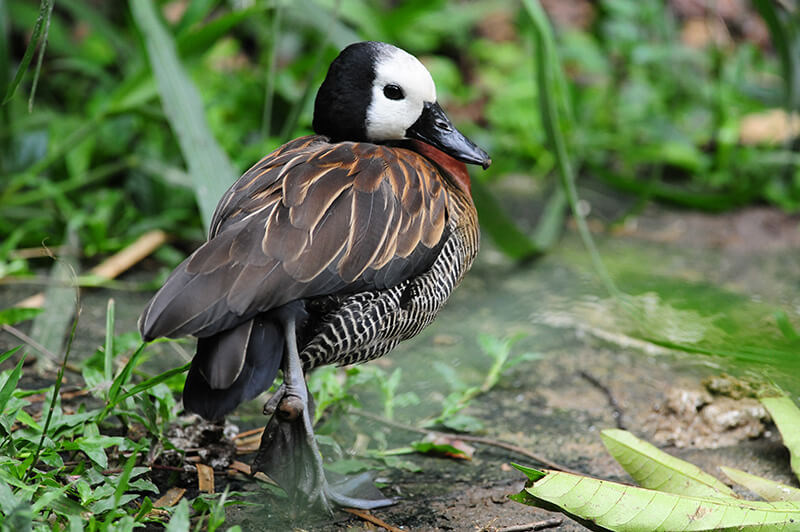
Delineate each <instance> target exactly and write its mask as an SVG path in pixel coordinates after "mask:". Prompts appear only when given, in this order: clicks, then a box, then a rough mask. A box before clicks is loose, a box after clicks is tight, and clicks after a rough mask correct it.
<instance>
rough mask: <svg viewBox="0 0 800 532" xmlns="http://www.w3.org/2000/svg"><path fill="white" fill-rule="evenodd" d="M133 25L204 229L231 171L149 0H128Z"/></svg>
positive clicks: (232, 170) (198, 99)
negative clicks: (191, 182)
mask: <svg viewBox="0 0 800 532" xmlns="http://www.w3.org/2000/svg"><path fill="white" fill-rule="evenodd" d="M130 9H131V13H132V15H133V19H134V21H135V22H136V26H137V27H138V28H139V31H140V32H141V33H142V37H143V39H144V41H145V43H146V47H147V54H148V57H149V59H150V66H151V67H152V69H153V73H154V75H155V78H156V81H157V82H158V89H159V93H160V95H161V102H162V106H163V108H164V112H165V113H166V115H167V120H168V121H169V124H170V126H171V127H172V131H173V132H174V133H175V136H176V137H177V139H178V143H179V144H180V147H181V152H182V153H183V158H184V160H185V161H186V164H187V166H188V167H189V173H190V174H191V175H192V178H193V179H194V191H195V196H196V198H197V203H198V205H199V207H200V212H201V214H202V216H203V221H204V223H205V227H206V229H208V226H209V225H210V223H211V217H212V216H213V214H214V209H215V208H216V205H217V202H218V201H219V199H220V198H221V197H222V195H223V194H224V193H225V190H227V188H228V186H229V185H230V184H231V183H233V179H234V177H235V176H236V171H235V170H234V168H233V165H232V164H231V162H230V160H229V159H228V156H227V155H226V154H225V153H224V152H223V151H222V148H220V146H219V144H218V143H217V142H216V140H214V137H213V136H212V135H211V131H210V130H209V127H208V122H207V121H206V118H205V112H204V110H203V102H202V100H201V99H200V95H199V93H198V92H197V88H196V87H195V85H194V83H192V81H191V80H190V79H189V76H188V75H187V73H186V71H185V70H184V68H183V65H182V64H181V62H180V59H179V58H178V54H177V51H176V48H175V42H174V40H173V39H172V36H171V35H170V34H169V33H168V32H167V30H166V28H165V27H164V25H163V24H162V23H161V20H160V19H159V17H158V14H157V12H156V9H155V6H154V5H153V2H152V0H135V1H132V2H130Z"/></svg>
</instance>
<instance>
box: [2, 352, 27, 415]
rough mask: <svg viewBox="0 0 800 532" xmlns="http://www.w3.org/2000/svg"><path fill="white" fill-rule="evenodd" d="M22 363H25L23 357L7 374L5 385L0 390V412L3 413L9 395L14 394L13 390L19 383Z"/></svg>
mask: <svg viewBox="0 0 800 532" xmlns="http://www.w3.org/2000/svg"><path fill="white" fill-rule="evenodd" d="M23 362H25V355H23V356H22V358H20V359H19V362H17V365H16V367H15V368H14V369H13V370H12V371H11V373H9V375H8V378H7V379H6V382H5V384H3V388H2V389H0V412H4V411H5V408H6V404H7V403H8V400H9V398H10V397H11V394H12V393H14V390H15V389H16V388H17V382H19V378H20V376H21V375H22V363H23Z"/></svg>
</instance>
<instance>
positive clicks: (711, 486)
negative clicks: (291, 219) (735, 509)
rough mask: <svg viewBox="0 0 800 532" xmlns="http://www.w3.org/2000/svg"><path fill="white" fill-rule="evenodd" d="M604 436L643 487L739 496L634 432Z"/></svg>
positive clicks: (604, 433) (607, 432)
mask: <svg viewBox="0 0 800 532" xmlns="http://www.w3.org/2000/svg"><path fill="white" fill-rule="evenodd" d="M600 437H601V438H602V439H603V443H604V444H605V446H606V449H608V452H609V453H611V456H613V457H614V459H615V460H616V461H617V462H619V463H620V465H621V466H622V467H623V469H625V471H627V472H628V474H629V475H630V476H631V477H633V480H635V481H636V483H637V484H639V485H640V486H642V487H643V488H648V489H654V490H658V491H665V492H668V493H676V494H678V495H690V496H693V497H736V494H735V493H734V492H733V490H732V489H730V488H729V487H728V486H727V485H725V483H723V482H722V481H721V480H719V479H717V478H715V477H713V476H711V475H709V474H708V473H706V472H705V471H703V470H702V469H700V468H699V467H697V466H696V465H694V464H690V463H689V462H685V461H683V460H681V459H679V458H675V457H674V456H671V455H669V454H667V453H665V452H664V451H662V450H660V449H658V448H657V447H655V446H654V445H652V444H650V443H647V442H646V441H642V440H640V439H639V438H637V437H636V436H634V435H633V434H631V433H630V432H627V431H624V430H619V429H607V430H604V431H602V432H601V433H600Z"/></svg>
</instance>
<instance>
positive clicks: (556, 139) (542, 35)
mask: <svg viewBox="0 0 800 532" xmlns="http://www.w3.org/2000/svg"><path fill="white" fill-rule="evenodd" d="M522 3H523V5H524V6H525V9H526V10H527V11H528V14H529V15H530V18H531V21H532V22H533V27H534V37H535V40H536V83H537V85H538V89H539V90H538V94H539V108H540V113H541V120H542V126H543V127H544V130H545V133H546V135H547V139H548V143H549V144H550V147H551V150H552V151H553V155H554V156H555V159H556V167H557V168H558V174H559V177H560V178H561V186H562V187H563V188H564V192H565V193H566V196H567V202H568V203H569V205H570V208H571V209H572V215H573V217H574V218H575V223H576V225H577V227H578V233H579V234H580V237H581V240H583V244H584V246H585V247H586V249H587V251H588V252H589V256H590V258H591V260H592V264H593V266H594V269H595V271H596V272H597V274H598V275H599V276H600V279H601V280H602V282H603V284H604V285H605V286H606V289H607V290H608V292H609V293H610V294H612V295H613V296H615V297H617V296H619V295H621V294H620V291H619V289H618V288H617V286H616V284H615V283H614V281H613V280H612V279H611V276H610V275H609V273H608V270H607V269H606V267H605V264H603V260H602V259H601V258H600V252H599V251H598V250H597V247H596V246H595V243H594V239H592V235H591V233H590V232H589V228H588V226H587V225H586V220H585V218H584V217H583V215H582V214H581V212H580V211H579V209H578V192H577V190H576V188H575V173H574V171H573V168H572V162H571V160H570V158H569V155H568V153H567V144H566V141H565V139H564V135H563V133H562V132H561V123H560V120H559V110H558V106H557V104H556V96H555V95H556V93H557V92H558V88H559V85H560V84H562V83H563V74H562V72H561V70H560V68H559V66H558V64H557V56H556V51H555V44H554V39H553V34H552V30H551V28H550V23H549V22H548V20H547V15H546V14H545V12H544V9H542V6H541V4H540V3H539V2H538V1H537V0H523V2H522ZM567 113H568V114H571V113H570V111H569V109H568V108H567Z"/></svg>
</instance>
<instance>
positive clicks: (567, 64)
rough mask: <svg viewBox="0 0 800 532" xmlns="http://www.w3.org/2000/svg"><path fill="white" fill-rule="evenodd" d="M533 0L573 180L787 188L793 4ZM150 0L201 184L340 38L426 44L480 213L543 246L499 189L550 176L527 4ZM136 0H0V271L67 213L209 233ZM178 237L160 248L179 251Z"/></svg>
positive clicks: (304, 111) (171, 257)
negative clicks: (481, 154)
mask: <svg viewBox="0 0 800 532" xmlns="http://www.w3.org/2000/svg"><path fill="white" fill-rule="evenodd" d="M133 4H136V3H133ZM142 5H150V2H149V1H148V2H143V4H142ZM543 6H544V8H545V10H546V11H547V13H548V15H549V16H550V18H551V20H552V21H553V24H554V26H555V30H556V40H555V42H556V48H557V53H558V56H559V57H560V58H561V67H562V68H563V71H564V72H565V79H564V80H563V83H557V84H556V85H555V90H556V91H557V92H558V93H559V94H557V101H559V102H561V106H562V107H563V109H562V113H561V118H560V120H561V124H560V126H561V127H560V129H561V130H562V131H563V132H564V135H565V138H566V141H567V147H568V151H569V154H570V158H571V160H572V163H573V166H574V168H575V169H576V173H577V175H578V177H579V179H580V180H581V181H582V182H584V183H589V184H590V183H593V182H603V183H605V185H604V186H611V187H614V188H616V189H618V190H619V191H620V192H621V193H622V194H624V195H627V196H629V197H631V198H636V199H638V200H639V202H638V203H636V202H634V203H633V205H634V208H637V206H641V205H643V204H644V203H646V202H647V201H650V200H656V201H663V202H669V203H673V204H677V205H682V206H686V207H690V208H694V209H703V210H709V211H721V210H726V209H732V208H735V207H738V206H742V205H747V204H752V203H768V204H772V205H775V206H777V207H779V208H781V209H785V210H788V211H795V210H797V209H798V207H800V165H798V164H797V163H798V160H799V159H800V155H798V140H797V138H798V127H800V126H798V119H797V118H796V117H795V118H794V119H792V116H793V115H792V114H791V111H792V110H793V109H797V107H798V101H799V100H800V96H799V95H800V66H798V63H800V36H798V30H797V28H798V23H797V22H798V19H800V13H799V12H798V7H797V4H796V3H793V2H776V1H755V2H752V3H751V2H746V1H743V0H741V1H735V0H731V1H724V2H723V1H720V2H703V1H700V0H669V1H666V0H663V1H659V0H640V1H632V0H602V1H598V2H588V1H581V0H574V1H557V0H553V1H545V2H543ZM155 9H156V11H154V13H155V12H157V13H158V17H159V18H160V19H161V23H162V24H163V27H165V28H166V29H167V34H165V35H166V36H167V37H168V39H167V40H168V41H172V40H173V39H174V43H175V46H176V49H177V52H178V54H179V58H180V63H181V65H182V66H183V68H185V69H186V71H187V72H188V74H189V76H190V78H191V81H193V82H194V84H195V85H196V87H197V90H198V92H199V94H200V95H201V97H202V104H203V107H204V109H205V118H206V120H207V122H208V126H209V127H210V131H211V133H212V135H213V137H214V139H216V141H217V142H218V143H219V144H220V146H221V148H222V150H223V151H224V152H225V153H226V154H227V156H228V157H229V158H230V160H231V163H232V166H233V167H234V169H232V170H231V175H212V176H210V179H211V180H212V181H211V182H209V183H206V185H207V186H209V187H211V189H212V190H216V189H219V190H223V189H224V188H225V187H227V185H228V184H230V183H231V182H232V181H233V180H234V178H235V177H237V176H238V175H240V173H241V172H242V171H244V170H245V169H247V168H248V167H249V166H250V165H252V164H253V163H254V162H255V161H257V160H258V159H259V158H260V157H262V156H263V155H265V154H266V153H268V152H269V151H271V150H272V149H274V148H275V147H277V146H279V145H280V144H282V143H283V142H285V141H287V140H289V139H291V138H294V137H296V136H299V135H302V134H306V133H309V132H310V123H311V113H312V108H313V96H314V94H315V91H316V88H317V87H318V85H319V82H320V81H321V79H322V77H323V76H324V74H325V70H326V68H327V65H328V64H329V62H330V60H331V59H332V58H333V57H335V55H336V54H337V52H338V50H339V49H341V48H342V47H344V46H345V45H347V44H349V43H350V42H353V41H357V40H364V39H372V40H382V41H388V42H392V43H394V44H397V45H399V46H401V47H403V48H405V49H407V50H408V51H409V52H411V53H412V54H415V55H417V56H419V57H420V58H421V59H422V60H423V62H424V63H425V64H426V66H428V68H429V69H430V71H431V73H432V74H433V77H434V79H435V80H436V83H437V88H438V93H439V99H440V101H441V102H442V104H443V107H444V108H445V109H447V110H448V112H449V114H450V115H451V116H452V118H453V119H454V121H455V122H456V123H457V125H458V126H459V127H460V128H461V129H462V130H463V131H464V132H465V133H466V134H467V135H468V136H471V137H472V138H473V139H474V140H475V141H476V142H477V143H478V144H479V145H481V146H483V147H485V148H486V149H487V151H489V152H490V153H491V154H492V157H493V160H494V165H493V166H492V167H491V168H490V169H489V170H488V171H487V172H476V174H475V176H474V178H475V179H477V180H479V181H480V182H482V183H485V184H488V186H487V187H483V186H480V185H479V186H478V190H477V192H476V201H477V203H478V206H479V209H480V210H481V222H482V225H483V226H484V229H485V230H486V231H488V232H489V233H490V235H492V234H494V235H497V236H499V242H500V244H501V248H502V249H503V250H505V251H506V252H507V253H508V254H510V255H511V256H513V257H520V256H523V255H526V254H530V252H532V251H533V250H535V249H536V248H535V244H536V242H533V243H530V242H529V243H525V242H524V240H525V238H526V237H525V236H524V232H528V233H531V231H530V228H529V227H524V224H523V227H522V229H523V231H521V232H519V233H516V232H515V231H514V230H513V227H512V225H509V224H512V223H513V222H512V220H509V219H506V215H505V214H504V212H503V209H502V208H501V207H500V205H499V204H498V202H497V201H496V200H494V199H493V198H492V195H491V185H492V183H494V182H495V181H497V180H500V179H502V178H503V177H504V176H508V175H509V174H516V175H524V176H527V177H529V178H530V179H532V180H537V181H539V182H541V184H542V190H543V193H544V194H550V191H552V190H553V189H554V188H555V187H554V183H555V180H554V179H553V178H552V177H551V174H553V173H554V165H555V164H556V161H555V159H554V156H553V155H552V153H551V151H549V148H548V142H547V138H546V136H545V133H544V130H543V127H542V125H541V122H540V118H539V109H538V106H537V104H536V101H537V98H538V94H537V91H538V89H537V84H536V80H535V75H534V73H535V68H536V65H535V50H534V34H533V32H534V27H533V23H532V21H531V18H530V17H529V16H527V15H526V13H525V10H524V8H523V6H522V5H520V4H517V3H516V2H508V1H505V0H481V1H460V2H445V1H444V0H433V1H430V0H426V1H421V0H414V1H408V2H394V1H389V0H385V1H383V0H298V1H291V2H289V1H281V0H274V1H267V0H227V1H225V0H191V1H190V0H171V1H168V2H157V3H156V4H155ZM135 11H137V9H135V8H134V9H133V10H132V11H131V10H130V7H129V6H128V5H127V4H126V3H123V2H101V1H94V0H59V1H58V2H55V5H53V1H52V0H43V1H42V2H41V5H37V3H36V2H32V1H31V0H0V91H2V94H0V96H5V103H4V104H3V105H2V106H0V175H2V176H3V177H2V179H1V180H0V206H1V207H0V208H2V216H0V277H4V276H9V275H28V274H30V273H31V272H32V271H34V270H35V269H36V268H37V267H38V266H39V265H40V264H42V265H44V263H37V262H34V261H33V260H32V259H29V258H28V255H27V254H26V253H24V252H22V253H21V252H20V251H19V250H21V249H25V248H31V247H37V246H40V245H41V244H42V243H45V244H46V245H47V246H51V247H54V246H59V245H61V244H62V243H63V242H64V241H65V238H66V235H67V233H68V232H70V233H71V234H73V235H75V236H76V237H77V242H79V247H80V250H81V255H82V257H83V258H85V259H90V262H92V263H93V262H96V261H97V260H99V258H100V257H101V256H104V255H107V254H109V253H112V252H114V251H117V250H119V249H121V248H122V247H124V246H126V245H127V244H129V243H130V242H131V241H133V240H134V239H135V238H137V237H138V236H139V235H141V234H142V233H144V232H145V231H147V230H150V229H153V228H161V229H164V230H165V231H167V232H168V233H170V234H172V235H175V236H176V237H177V239H176V240H175V242H177V244H175V245H177V246H178V247H183V246H185V248H186V249H189V248H190V247H191V245H189V244H186V243H187V242H196V241H199V240H201V239H202V238H203V225H202V222H201V216H200V214H199V211H198V207H197V202H196V200H195V193H194V191H193V187H198V186H201V185H202V183H203V182H202V181H197V177H198V176H197V175H192V174H197V173H198V172H197V171H196V170H195V168H193V167H192V165H191V164H189V163H187V157H189V158H190V157H191V156H190V154H189V155H187V153H185V152H182V151H181V149H180V144H179V142H178V140H177V139H176V134H175V133H174V129H175V126H174V125H172V127H171V122H170V113H173V114H175V113H179V112H180V111H179V110H175V109H171V108H170V102H169V101H167V100H166V99H165V100H164V102H163V103H162V99H161V98H160V97H159V86H158V83H157V80H156V79H155V78H154V75H153V70H157V68H154V67H151V65H152V64H153V57H155V56H153V55H152V54H154V53H155V54H158V51H157V50H155V51H154V50H153V49H151V50H150V51H149V52H148V47H150V46H153V39H156V38H157V37H154V36H153V34H152V33H148V31H149V30H148V27H146V26H147V24H148V22H147V20H146V19H145V18H143V16H137V15H136V13H135ZM145 11H146V10H145ZM153 20H155V22H156V23H158V20H157V19H155V18H154V19H153ZM153 20H151V22H153ZM143 25H144V26H143ZM45 36H46V39H45ZM143 36H144V37H143ZM169 36H171V37H172V39H169ZM45 40H46V48H45V47H44V43H45ZM167 44H171V42H167ZM156 46H157V44H156ZM148 53H150V54H151V55H148ZM173 105H174V103H173ZM201 118H202V117H201ZM201 123H202V120H201ZM223 168H225V167H224V165H223ZM228 168H230V166H229V167H228ZM551 180H552V184H551ZM198 183H201V185H198ZM214 202H216V198H214ZM560 203H561V204H562V205H561V208H555V209H553V211H554V212H555V213H556V214H555V215H554V216H556V218H555V219H556V220H557V221H559V220H560V218H559V217H558V216H559V213H563V211H564V209H563V203H564V200H563V198H562V199H561V200H560ZM556 207H559V205H556ZM557 225H560V224H557ZM509 230H510V232H509ZM509 235H511V236H509ZM186 249H182V250H176V249H175V248H171V247H164V248H162V249H161V250H160V251H159V252H158V255H157V256H158V258H159V259H160V260H161V261H162V262H163V264H164V265H165V266H172V265H174V264H175V263H176V262H177V261H178V260H179V259H180V258H181V257H182V256H183V253H184V252H185V251H186ZM34 260H35V259H34Z"/></svg>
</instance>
